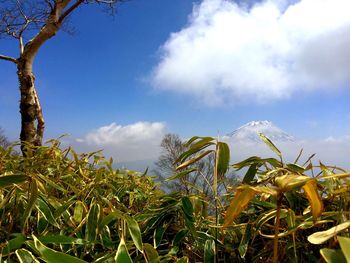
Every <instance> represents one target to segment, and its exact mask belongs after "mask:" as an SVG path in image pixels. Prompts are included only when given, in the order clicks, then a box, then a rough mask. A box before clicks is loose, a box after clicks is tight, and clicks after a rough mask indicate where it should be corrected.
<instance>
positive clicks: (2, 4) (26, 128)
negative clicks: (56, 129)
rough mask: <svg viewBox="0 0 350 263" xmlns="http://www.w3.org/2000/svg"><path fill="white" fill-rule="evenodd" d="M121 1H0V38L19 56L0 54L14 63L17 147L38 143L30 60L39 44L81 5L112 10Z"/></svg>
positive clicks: (40, 123) (40, 120)
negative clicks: (9, 41)
mask: <svg viewBox="0 0 350 263" xmlns="http://www.w3.org/2000/svg"><path fill="white" fill-rule="evenodd" d="M121 1H122V0H0V39H3V38H10V39H12V40H14V41H16V42H17V43H18V47H19V55H18V57H17V58H16V57H13V56H10V55H5V54H0V59H2V60H5V61H9V62H12V63H14V64H16V66H17V75H18V81H19V89H20V95H21V99H20V113H21V134H20V140H21V142H22V145H21V150H22V152H23V154H25V151H24V145H27V144H28V145H34V146H40V145H41V144H42V140H43V134H44V129H45V122H44V117H43V113H42V109H41V106H40V102H39V98H38V94H37V92H36V88H35V76H34V74H33V62H34V59H35V57H36V55H37V53H38V51H39V50H40V48H41V47H42V45H43V44H44V43H45V42H46V41H48V40H49V39H50V38H52V37H53V36H54V35H55V34H56V33H57V32H58V31H59V30H61V29H62V28H63V25H64V24H65V22H66V21H67V19H68V17H69V16H70V15H71V14H72V12H74V10H76V9H77V8H78V7H80V6H81V5H83V4H93V3H95V4H101V5H102V4H103V5H107V6H108V7H110V8H111V9H113V7H114V5H115V4H117V3H119V2H121Z"/></svg>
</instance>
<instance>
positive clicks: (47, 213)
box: [36, 198, 60, 228]
mask: <svg viewBox="0 0 350 263" xmlns="http://www.w3.org/2000/svg"><path fill="white" fill-rule="evenodd" d="M36 203H37V208H38V209H39V211H40V212H41V213H42V214H43V216H44V218H45V219H46V221H47V222H49V223H50V224H51V225H53V226H56V227H58V228H59V227H60V226H59V225H58V224H57V222H56V220H55V218H54V216H53V214H52V212H51V209H50V207H49V206H48V204H46V202H45V201H44V200H42V199H41V198H38V200H37V202H36Z"/></svg>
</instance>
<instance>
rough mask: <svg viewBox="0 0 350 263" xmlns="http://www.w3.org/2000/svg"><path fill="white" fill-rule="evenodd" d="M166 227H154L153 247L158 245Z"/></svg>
mask: <svg viewBox="0 0 350 263" xmlns="http://www.w3.org/2000/svg"><path fill="white" fill-rule="evenodd" d="M166 229H167V226H163V225H159V226H157V228H156V229H154V233H153V245H154V247H155V248H157V247H158V246H159V245H160V242H162V239H163V235H164V232H165V230H166Z"/></svg>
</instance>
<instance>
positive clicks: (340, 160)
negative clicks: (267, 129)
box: [226, 136, 350, 170]
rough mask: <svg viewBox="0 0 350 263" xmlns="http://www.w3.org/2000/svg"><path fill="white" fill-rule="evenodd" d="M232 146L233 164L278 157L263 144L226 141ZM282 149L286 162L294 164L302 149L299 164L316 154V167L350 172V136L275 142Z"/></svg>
mask: <svg viewBox="0 0 350 263" xmlns="http://www.w3.org/2000/svg"><path fill="white" fill-rule="evenodd" d="M226 142H227V143H228V144H229V145H230V149H231V156H232V162H239V161H242V160H244V159H246V158H248V157H250V156H260V157H262V158H267V157H274V158H278V156H277V155H276V154H275V153H274V152H272V151H271V150H270V149H269V148H268V146H267V145H265V144H264V143H263V142H260V143H257V142H252V141H251V142H248V141H241V142H239V141H230V140H226ZM274 143H275V145H276V146H277V147H278V148H279V149H280V151H281V152H282V155H283V159H284V160H285V161H286V162H294V160H295V159H296V157H297V156H298V154H299V152H300V150H301V149H303V154H302V157H301V158H300V161H299V162H298V163H299V164H303V162H305V161H306V160H307V159H308V158H309V157H310V156H311V155H312V154H314V153H315V154H316V155H315V157H314V158H313V159H312V163H313V164H314V165H318V164H319V161H321V162H322V163H324V164H325V165H329V166H334V165H336V166H338V167H340V168H344V169H347V170H350V160H349V157H348V156H349V155H350V136H344V137H341V138H334V137H329V138H327V139H324V140H296V141H292V142H291V141H289V142H288V141H284V142H274Z"/></svg>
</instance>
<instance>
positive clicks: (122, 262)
mask: <svg viewBox="0 0 350 263" xmlns="http://www.w3.org/2000/svg"><path fill="white" fill-rule="evenodd" d="M114 260H115V263H133V262H132V260H131V257H130V255H129V252H128V248H127V247H126V245H125V241H124V238H121V240H120V243H119V246H118V250H117V253H116V255H115V257H114Z"/></svg>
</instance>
